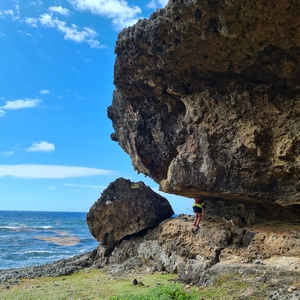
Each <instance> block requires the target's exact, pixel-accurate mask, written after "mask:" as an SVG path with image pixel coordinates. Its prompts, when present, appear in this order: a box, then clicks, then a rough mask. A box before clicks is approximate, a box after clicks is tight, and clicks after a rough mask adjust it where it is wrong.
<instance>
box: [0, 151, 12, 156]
mask: <svg viewBox="0 0 300 300" xmlns="http://www.w3.org/2000/svg"><path fill="white" fill-rule="evenodd" d="M14 153H15V152H14V151H4V152H1V153H0V154H1V155H3V156H10V155H13V154H14Z"/></svg>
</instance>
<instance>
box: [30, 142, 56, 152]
mask: <svg viewBox="0 0 300 300" xmlns="http://www.w3.org/2000/svg"><path fill="white" fill-rule="evenodd" d="M54 150H55V146H54V144H51V143H48V142H46V141H40V142H35V143H33V144H32V145H31V147H29V148H28V149H27V151H28V152H52V151H54Z"/></svg>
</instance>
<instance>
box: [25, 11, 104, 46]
mask: <svg viewBox="0 0 300 300" xmlns="http://www.w3.org/2000/svg"><path fill="white" fill-rule="evenodd" d="M25 22H26V23H27V24H28V25H30V26H32V27H38V24H40V25H42V26H44V27H50V28H54V29H56V30H58V31H59V32H61V33H63V34H64V39H65V40H71V41H74V42H76V43H83V42H86V43H88V44H89V45H90V47H91V48H104V46H103V45H101V44H100V42H99V41H98V40H96V39H95V38H96V37H97V36H98V34H97V32H96V31H95V30H94V29H92V28H89V27H83V28H82V29H81V30H80V29H79V27H78V26H77V25H75V24H72V25H71V26H68V25H67V23H66V22H64V21H61V20H59V19H57V18H56V17H53V15H52V12H51V11H50V13H44V14H42V15H40V16H39V18H37V19H36V18H26V19H25Z"/></svg>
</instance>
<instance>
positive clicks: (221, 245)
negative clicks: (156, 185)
mask: <svg viewBox="0 0 300 300" xmlns="http://www.w3.org/2000/svg"><path fill="white" fill-rule="evenodd" d="M192 221H193V216H191V215H179V216H178V217H177V218H168V219H166V220H164V221H163V222H161V223H160V224H159V225H158V226H156V227H154V228H151V229H148V230H147V232H145V233H144V234H136V235H133V236H131V237H130V238H128V239H124V240H122V241H120V242H119V243H118V244H116V245H115V246H114V249H113V250H112V251H111V252H110V253H109V254H108V253H107V252H105V247H104V246H102V245H100V244H99V246H98V248H97V249H95V250H94V251H91V252H89V253H86V254H83V255H78V256H75V257H72V258H69V259H65V260H60V261H56V262H53V263H50V264H46V265H42V266H36V267H27V268H21V269H9V270H1V271H0V284H2V285H4V286H9V285H11V284H18V282H19V280H20V279H21V278H33V277H40V276H52V277H57V276H62V275H68V274H72V273H74V272H77V271H79V270H80V269H84V268H97V269H99V270H105V271H107V272H108V274H109V276H112V277H115V278H116V277H128V276H133V275H134V274H151V273H153V272H156V271H159V272H166V273H175V274H177V275H178V276H177V280H178V282H180V283H183V284H185V285H189V286H197V287H201V288H205V287H207V286H211V285H213V284H215V282H216V281H217V280H218V278H219V277H220V276H225V275H226V276H228V280H233V278H234V279H235V280H237V279H238V280H240V281H241V282H243V283H245V284H246V285H247V288H246V289H243V290H241V295H240V297H239V299H262V298H265V299H299V297H300V282H299V278H300V258H299V254H300V226H297V225H295V224H294V225H292V224H290V226H288V227H279V226H278V224H277V223H276V222H273V223H272V222H268V223H265V224H260V226H256V225H253V226H245V227H241V226H238V225H234V226H233V225H230V224H227V223H226V222H225V221H224V220H222V219H221V218H216V217H211V216H208V217H207V218H206V219H204V220H203V222H202V223H201V226H200V230H199V231H198V232H194V231H192Z"/></svg>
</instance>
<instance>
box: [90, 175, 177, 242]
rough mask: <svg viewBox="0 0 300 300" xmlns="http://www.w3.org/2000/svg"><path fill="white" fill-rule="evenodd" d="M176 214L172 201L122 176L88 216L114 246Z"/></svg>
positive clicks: (96, 232) (93, 231)
mask: <svg viewBox="0 0 300 300" xmlns="http://www.w3.org/2000/svg"><path fill="white" fill-rule="evenodd" d="M173 214H174V211H173V209H172V207H171V205H170V203H169V201H168V200H167V199H166V198H164V197H162V196H161V195H159V194H157V193H155V192H154V191H152V190H151V188H150V187H148V186H146V185H145V184H144V183H143V182H141V181H140V182H131V181H130V180H126V179H124V178H118V179H116V180H115V181H114V182H112V183H110V184H109V186H108V187H107V188H106V189H105V190H104V191H103V193H102V195H101V197H100V198H99V199H98V200H97V201H96V202H95V203H94V205H93V206H92V207H91V208H90V211H89V212H88V214H87V217H86V220H87V224H88V226H89V229H90V232H91V234H92V235H93V236H94V237H95V239H97V240H98V241H99V242H101V244H103V245H105V246H112V245H114V244H115V243H117V242H119V241H120V240H122V239H123V238H124V237H127V236H130V235H132V234H135V233H139V232H141V231H143V230H145V229H148V228H151V227H153V226H157V225H158V224H159V223H160V222H161V221H163V220H164V219H166V218H168V217H170V216H172V215H173Z"/></svg>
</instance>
